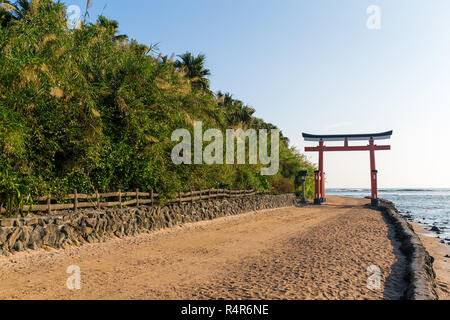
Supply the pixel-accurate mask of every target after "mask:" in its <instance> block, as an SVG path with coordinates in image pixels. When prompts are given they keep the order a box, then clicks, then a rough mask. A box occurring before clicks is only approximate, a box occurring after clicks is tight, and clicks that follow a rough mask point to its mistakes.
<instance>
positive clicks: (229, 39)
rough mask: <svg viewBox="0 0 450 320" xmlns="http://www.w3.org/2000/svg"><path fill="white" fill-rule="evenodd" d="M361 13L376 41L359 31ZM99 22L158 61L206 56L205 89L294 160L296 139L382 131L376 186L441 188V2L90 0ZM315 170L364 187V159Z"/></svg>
mask: <svg viewBox="0 0 450 320" xmlns="http://www.w3.org/2000/svg"><path fill="white" fill-rule="evenodd" d="M63 2H64V3H65V4H66V5H79V6H80V7H82V9H83V10H84V7H85V0H79V1H78V0H77V1H75V0H66V1H63ZM370 5H377V6H379V8H380V10H381V29H379V30H369V29H368V28H367V26H366V21H367V19H368V18H369V15H368V14H367V12H366V10H367V8H368V7H369V6H370ZM101 12H103V14H104V15H105V16H107V17H109V18H112V19H115V20H118V21H119V23H120V32H121V33H124V34H127V35H128V36H129V37H130V38H133V39H136V40H138V41H139V42H141V43H144V44H151V43H153V44H155V43H159V48H160V50H161V52H162V53H164V54H168V55H170V54H172V53H175V54H181V53H184V52H186V51H191V52H194V53H204V54H206V56H207V67H208V68H209V69H211V71H212V76H211V85H212V88H213V89H214V90H219V89H220V90H222V91H229V92H231V93H233V94H234V96H235V97H236V98H238V99H240V100H243V101H245V102H247V103H248V104H249V105H251V106H253V107H254V108H256V110H257V113H256V115H257V116H258V117H261V118H263V119H265V120H266V121H269V122H272V123H274V124H276V125H277V126H278V127H279V128H280V129H281V130H282V131H283V133H284V134H285V135H286V136H288V137H289V138H290V140H291V143H292V144H293V145H294V146H296V147H297V148H298V149H299V150H301V151H303V148H304V146H305V143H304V142H303V141H302V139H301V132H302V131H305V132H309V133H330V134H331V133H347V132H348V133H366V132H378V131H386V130H390V129H394V131H395V132H394V136H393V139H392V140H391V141H390V143H391V144H392V147H393V149H392V151H387V152H386V151H382V152H379V153H378V154H377V166H378V169H379V172H380V173H379V184H380V186H381V187H450V166H449V162H450V151H449V147H448V144H449V141H450V38H449V36H448V35H449V34H450V19H449V14H450V1H448V0H434V1H425V0H339V1H336V0H314V1H313V0H310V1H306V0H305V1H303V0H278V1H276V0H264V1H261V0H190V1H188V0H164V1H153V0H150V1H148V0H128V1H117V0H115V1H113V0H109V1H106V0H92V6H91V8H90V9H89V13H90V18H91V20H95V18H96V16H97V15H99V14H100V13H101ZM308 145H310V144H308ZM309 158H310V159H311V161H313V162H316V161H317V156H316V155H309ZM325 171H326V173H327V187H368V186H370V177H369V155H368V154H367V153H359V152H357V153H337V154H331V153H330V154H326V155H325Z"/></svg>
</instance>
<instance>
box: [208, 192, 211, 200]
mask: <svg viewBox="0 0 450 320" xmlns="http://www.w3.org/2000/svg"><path fill="white" fill-rule="evenodd" d="M208 200H211V189H209V190H208Z"/></svg>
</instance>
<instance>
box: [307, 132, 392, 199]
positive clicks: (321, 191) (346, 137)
mask: <svg viewBox="0 0 450 320" xmlns="http://www.w3.org/2000/svg"><path fill="white" fill-rule="evenodd" d="M392 133H393V131H387V132H382V133H375V134H340V135H314V134H308V133H303V138H304V139H305V141H315V142H319V146H317V147H306V148H305V151H306V152H319V170H317V171H316V172H315V182H316V190H315V199H314V204H317V205H320V204H322V203H323V202H325V201H326V198H325V172H324V170H323V153H324V152H326V151H370V170H371V171H370V181H371V185H372V206H377V205H378V187H377V174H378V171H377V169H376V165H375V151H378V150H391V146H390V145H383V146H378V145H376V144H375V140H387V139H390V138H391V136H392ZM362 140H369V145H367V146H349V145H348V142H349V141H362ZM325 141H344V146H338V147H327V146H325Z"/></svg>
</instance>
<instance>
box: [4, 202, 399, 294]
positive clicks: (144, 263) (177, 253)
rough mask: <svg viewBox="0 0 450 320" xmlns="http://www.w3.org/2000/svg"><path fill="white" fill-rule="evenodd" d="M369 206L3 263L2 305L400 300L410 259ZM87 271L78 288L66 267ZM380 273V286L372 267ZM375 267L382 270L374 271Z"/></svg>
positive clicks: (296, 212) (197, 227) (207, 226)
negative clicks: (371, 281) (373, 284)
mask: <svg viewBox="0 0 450 320" xmlns="http://www.w3.org/2000/svg"><path fill="white" fill-rule="evenodd" d="M368 203H369V200H365V199H364V200H358V199H348V198H338V197H329V198H328V202H327V204H326V205H323V206H320V207H318V206H306V207H290V208H282V209H275V210H265V211H259V212H251V213H247V214H242V215H239V216H232V217H224V218H220V219H216V220H213V221H205V222H199V223H194V224H187V225H185V226H182V227H176V228H172V229H167V230H162V231H158V232H154V233H152V234H144V235H139V236H137V237H132V238H125V239H114V240H111V241H108V242H105V243H99V244H89V245H85V246H82V247H74V248H69V249H67V250H50V251H44V250H38V251H33V252H31V251H30V252H22V253H18V254H15V255H12V256H9V257H0V298H1V299H220V298H223V299H398V298H400V297H401V295H402V293H403V291H404V288H405V283H404V281H403V277H404V269H405V263H406V259H405V257H404V256H403V255H402V254H401V253H400V252H399V249H398V247H399V244H398V242H397V241H396V240H395V239H394V235H393V230H392V229H391V227H389V226H388V224H387V223H386V222H385V220H384V218H383V216H382V214H381V213H380V212H379V211H376V210H372V209H370V208H368V207H366V206H365V205H367V204H368ZM71 265H77V266H79V267H80V269H81V289H80V290H69V289H67V288H66V280H67V278H68V277H69V276H70V275H69V274H67V273H66V270H67V268H68V267H69V266H71ZM370 266H377V267H375V269H373V270H376V268H379V270H380V272H381V274H380V278H381V283H380V287H379V288H372V289H369V288H368V286H367V280H368V278H369V277H370V276H372V278H373V271H372V273H368V272H367V270H368V268H369V267H370ZM372 268H374V267H372Z"/></svg>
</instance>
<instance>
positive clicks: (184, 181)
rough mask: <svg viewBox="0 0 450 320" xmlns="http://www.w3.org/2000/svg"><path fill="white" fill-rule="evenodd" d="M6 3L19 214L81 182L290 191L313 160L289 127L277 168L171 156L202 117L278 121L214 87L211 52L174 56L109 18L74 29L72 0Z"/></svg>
mask: <svg viewBox="0 0 450 320" xmlns="http://www.w3.org/2000/svg"><path fill="white" fill-rule="evenodd" d="M0 3H1V4H0V5H1V7H0V204H1V205H2V206H3V207H4V208H5V207H8V208H9V209H10V211H11V212H12V211H15V212H16V213H17V212H20V206H23V203H28V202H30V199H29V197H28V196H29V195H30V194H31V195H33V196H40V195H45V194H49V193H53V194H56V195H59V196H61V197H62V196H63V195H65V194H68V193H71V192H72V190H73V189H75V188H76V189H78V191H79V192H83V193H91V192H92V191H93V190H94V189H98V190H100V191H111V190H117V189H118V188H121V189H122V190H134V189H135V188H139V189H140V190H150V189H153V190H155V191H157V192H158V193H162V194H165V195H167V197H173V196H174V195H175V194H176V193H177V192H179V191H186V190H188V189H189V188H195V189H198V188H211V187H232V188H239V189H243V188H254V189H256V190H270V189H272V190H273V191H274V192H280V191H293V188H294V184H293V183H294V177H295V175H296V173H297V171H298V170H300V169H308V170H310V171H311V172H312V171H313V170H314V169H313V167H312V165H311V164H310V163H308V162H307V161H306V160H305V158H304V156H303V155H301V154H299V153H298V152H296V151H295V150H294V149H293V148H289V142H288V139H287V138H285V137H282V143H281V146H280V171H279V173H278V174H277V175H276V176H261V175H260V173H259V172H260V168H259V166H258V165H212V166H208V165H180V166H177V165H174V164H173V163H172V161H171V157H170V155H171V150H172V148H173V146H174V145H175V144H176V143H174V142H172V141H171V140H170V138H171V134H172V132H173V130H175V129H179V128H186V129H192V126H193V123H194V121H195V120H201V121H203V126H204V130H206V129H208V128H219V129H221V130H225V129H228V128H243V129H248V128H254V129H272V128H275V126H274V125H272V124H270V123H266V122H264V121H263V120H261V119H258V118H255V117H254V116H253V114H254V112H255V110H254V109H253V108H251V107H249V106H247V105H245V104H244V103H243V102H241V101H239V100H235V99H233V98H232V96H231V95H230V94H224V93H222V92H218V93H217V94H214V93H212V92H211V90H210V87H209V81H208V78H207V77H208V75H209V74H210V71H209V70H207V69H206V68H205V57H204V56H203V55H198V56H195V55H192V54H190V53H186V54H183V55H181V56H179V57H178V58H177V59H175V61H174V59H173V58H171V57H168V56H163V55H161V54H158V52H157V49H156V48H155V47H154V46H145V45H142V44H139V43H137V42H136V41H134V40H129V39H128V37H127V36H125V35H118V27H119V24H118V23H117V22H116V21H112V20H108V19H107V18H105V17H99V18H98V20H97V22H96V23H84V24H83V25H82V27H81V29H79V30H73V31H70V30H68V28H67V21H66V17H65V10H66V8H65V7H64V6H63V5H62V4H59V3H55V2H53V1H51V0H40V1H37V0H33V1H32V2H31V4H29V3H28V1H26V0H23V1H17V3H14V4H12V3H11V2H8V1H4V0H0ZM273 187H276V188H273ZM309 188H311V186H309Z"/></svg>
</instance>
